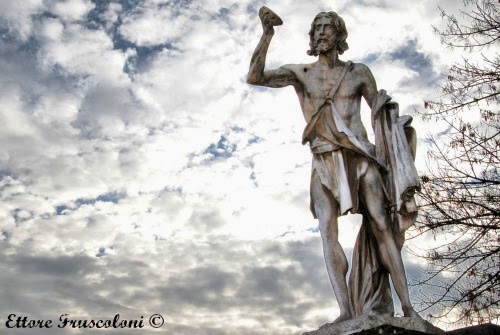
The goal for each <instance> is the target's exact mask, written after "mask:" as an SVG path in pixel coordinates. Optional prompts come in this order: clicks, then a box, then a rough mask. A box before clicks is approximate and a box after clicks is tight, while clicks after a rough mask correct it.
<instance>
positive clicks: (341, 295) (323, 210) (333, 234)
mask: <svg viewBox="0 0 500 335" xmlns="http://www.w3.org/2000/svg"><path fill="white" fill-rule="evenodd" d="M311 191H312V196H313V199H314V211H315V212H316V216H317V218H318V220H319V230H320V233H321V239H322V241H323V254H324V256H325V263H326V269H327V271H328V277H329V278H330V283H331V284H332V287H333V291H334V292H335V297H336V298H337V303H338V305H339V308H340V316H339V317H338V318H337V319H335V320H334V321H333V323H339V322H342V321H345V320H349V319H351V318H352V314H351V308H350V304H349V293H348V291H347V282H346V275H347V258H346V256H345V254H344V250H342V246H341V245H340V243H339V238H338V234H339V232H338V221H337V216H338V205H337V202H336V200H335V199H334V197H333V195H332V193H331V192H330V190H329V189H328V188H326V187H325V186H324V185H323V184H322V183H321V180H320V178H319V176H318V175H317V174H316V173H314V175H313V180H312V190H311Z"/></svg>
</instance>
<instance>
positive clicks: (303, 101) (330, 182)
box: [247, 7, 420, 323]
mask: <svg viewBox="0 0 500 335" xmlns="http://www.w3.org/2000/svg"><path fill="white" fill-rule="evenodd" d="M259 17H260V19H261V23H262V28H263V35H262V37H261V39H260V42H259V43H258V45H257V47H256V49H255V51H254V53H253V56H252V59H251V62H250V69H249V72H248V76H247V82H248V83H249V84H253V85H259V86H267V87H285V86H288V85H291V86H293V87H294V89H295V91H296V93H297V96H298V98H299V102H300V106H301V108H302V112H303V115H304V118H305V121H306V123H307V125H306V127H305V130H304V133H303V137H302V143H303V144H306V143H309V145H310V148H311V152H312V174H311V185H310V187H311V193H310V195H311V211H312V214H313V215H314V217H315V218H317V219H318V221H319V230H320V233H321V238H322V243H323V252H324V257H325V262H326V268H327V272H328V276H329V279H330V282H331V285H332V287H333V290H334V292H335V296H336V298H337V302H338V305H339V308H340V316H339V317H338V318H337V319H336V320H335V321H334V323H339V322H341V321H345V320H349V319H352V318H354V317H357V316H361V315H389V316H392V315H393V314H394V307H393V301H392V295H391V289H390V285H389V275H390V278H391V280H392V283H393V286H394V289H395V291H396V293H397V295H398V297H399V299H400V301H401V306H402V310H403V313H404V316H407V317H415V318H420V316H419V315H418V314H417V312H416V311H415V310H414V309H413V307H412V305H411V302H410V299H409V294H408V285H407V280H406V274H405V268H404V265H403V261H402V258H401V247H402V245H403V242H404V232H405V230H406V229H407V228H408V227H409V226H411V225H412V224H413V222H414V220H415V217H416V212H417V206H416V204H415V200H414V192H415V191H416V190H418V189H419V187H420V184H419V179H418V176H417V173H416V170H415V166H414V162H413V161H414V156H415V143H416V141H415V139H416V135H415V130H414V129H413V128H412V127H411V117H409V116H401V117H400V116H399V111H398V105H397V104H396V103H394V102H391V98H390V97H389V96H388V95H387V93H386V92H385V91H384V90H380V91H377V85H376V82H375V79H374V77H373V75H372V73H371V72H370V69H369V68H368V67H367V66H366V65H364V64H361V63H353V62H351V61H348V62H345V61H342V60H340V59H339V55H342V54H343V53H344V52H345V51H346V50H347V49H348V48H349V47H348V44H347V41H346V38H347V30H346V26H345V23H344V20H343V19H342V18H341V17H340V16H339V15H338V14H337V13H335V12H321V13H319V14H318V15H316V17H315V18H314V20H313V22H312V24H311V28H310V31H309V36H310V43H309V45H310V50H309V51H308V52H307V53H308V54H309V55H311V56H317V57H318V59H317V61H315V62H313V63H310V64H287V65H283V66H281V67H279V68H277V69H274V70H265V69H264V68H265V62H266V54H267V51H268V48H269V44H270V42H271V39H272V37H273V35H274V26H278V25H281V24H282V23H283V21H282V20H281V18H280V17H279V16H278V15H277V14H275V13H274V12H273V11H272V10H270V9H269V8H267V7H262V8H261V9H260V11H259ZM362 97H363V98H364V100H365V101H366V102H367V103H368V105H369V106H370V107H371V114H372V127H373V129H374V133H375V142H376V145H374V144H372V143H371V142H370V141H369V140H368V137H367V133H366V130H365V127H364V125H363V123H362V122H361V116H360V105H361V100H362V99H361V98H362ZM348 212H351V213H359V214H362V217H363V223H362V225H361V228H360V232H359V235H358V237H357V241H356V244H355V248H354V253H353V260H352V270H351V275H350V277H349V283H347V281H346V275H347V270H348V263H347V259H346V256H345V254H344V251H343V250H342V247H341V245H340V243H339V236H338V217H339V216H341V215H344V214H347V213H348Z"/></svg>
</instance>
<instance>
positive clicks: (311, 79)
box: [303, 68, 360, 101]
mask: <svg viewBox="0 0 500 335" xmlns="http://www.w3.org/2000/svg"><path fill="white" fill-rule="evenodd" d="M341 72H342V69H341V68H336V69H331V70H330V69H329V70H326V71H325V70H320V69H310V70H309V71H308V73H305V76H304V82H303V88H304V91H305V92H304V93H305V94H306V95H307V96H308V97H309V98H310V99H312V100H323V101H324V100H326V99H327V98H328V97H330V95H331V94H332V93H333V92H332V91H333V89H334V88H335V87H336V86H337V85H338V84H337V82H338V81H340V85H339V86H338V89H337V90H336V92H335V100H338V99H342V100H344V99H355V98H356V95H359V93H358V92H359V87H360V83H359V81H358V80H356V78H355V77H354V76H352V75H351V74H350V73H349V72H348V73H346V74H345V76H344V77H343V78H340V76H341Z"/></svg>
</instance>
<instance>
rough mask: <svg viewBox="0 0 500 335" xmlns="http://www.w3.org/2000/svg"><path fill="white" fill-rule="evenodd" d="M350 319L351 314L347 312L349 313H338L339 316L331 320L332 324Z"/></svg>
mask: <svg viewBox="0 0 500 335" xmlns="http://www.w3.org/2000/svg"><path fill="white" fill-rule="evenodd" d="M351 319H352V315H351V314H350V313H349V314H340V316H339V317H338V318H336V319H335V320H333V322H332V323H330V324H332V325H336V324H338V323H341V322H344V321H347V320H351Z"/></svg>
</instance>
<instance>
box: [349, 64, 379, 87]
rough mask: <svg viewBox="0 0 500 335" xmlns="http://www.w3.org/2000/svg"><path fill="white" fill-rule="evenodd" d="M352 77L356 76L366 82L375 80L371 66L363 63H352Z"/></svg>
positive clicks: (358, 79)
mask: <svg viewBox="0 0 500 335" xmlns="http://www.w3.org/2000/svg"><path fill="white" fill-rule="evenodd" d="M349 72H350V75H351V78H355V79H356V80H357V81H360V82H363V83H366V82H371V81H373V75H372V72H371V71H370V68H369V67H368V66H367V65H365V64H363V63H352V65H351V69H350V71H349Z"/></svg>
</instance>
